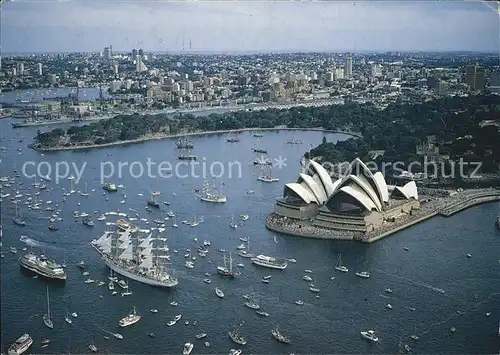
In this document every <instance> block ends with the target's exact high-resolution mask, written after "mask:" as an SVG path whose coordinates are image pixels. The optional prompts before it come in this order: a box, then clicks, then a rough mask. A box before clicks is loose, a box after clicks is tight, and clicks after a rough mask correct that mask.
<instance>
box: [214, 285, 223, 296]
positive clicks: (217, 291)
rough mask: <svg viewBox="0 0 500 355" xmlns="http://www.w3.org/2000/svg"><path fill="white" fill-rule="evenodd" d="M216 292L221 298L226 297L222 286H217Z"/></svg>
mask: <svg viewBox="0 0 500 355" xmlns="http://www.w3.org/2000/svg"><path fill="white" fill-rule="evenodd" d="M215 294H216V295H217V297H219V298H224V292H223V291H222V290H221V289H220V288H218V287H216V288H215Z"/></svg>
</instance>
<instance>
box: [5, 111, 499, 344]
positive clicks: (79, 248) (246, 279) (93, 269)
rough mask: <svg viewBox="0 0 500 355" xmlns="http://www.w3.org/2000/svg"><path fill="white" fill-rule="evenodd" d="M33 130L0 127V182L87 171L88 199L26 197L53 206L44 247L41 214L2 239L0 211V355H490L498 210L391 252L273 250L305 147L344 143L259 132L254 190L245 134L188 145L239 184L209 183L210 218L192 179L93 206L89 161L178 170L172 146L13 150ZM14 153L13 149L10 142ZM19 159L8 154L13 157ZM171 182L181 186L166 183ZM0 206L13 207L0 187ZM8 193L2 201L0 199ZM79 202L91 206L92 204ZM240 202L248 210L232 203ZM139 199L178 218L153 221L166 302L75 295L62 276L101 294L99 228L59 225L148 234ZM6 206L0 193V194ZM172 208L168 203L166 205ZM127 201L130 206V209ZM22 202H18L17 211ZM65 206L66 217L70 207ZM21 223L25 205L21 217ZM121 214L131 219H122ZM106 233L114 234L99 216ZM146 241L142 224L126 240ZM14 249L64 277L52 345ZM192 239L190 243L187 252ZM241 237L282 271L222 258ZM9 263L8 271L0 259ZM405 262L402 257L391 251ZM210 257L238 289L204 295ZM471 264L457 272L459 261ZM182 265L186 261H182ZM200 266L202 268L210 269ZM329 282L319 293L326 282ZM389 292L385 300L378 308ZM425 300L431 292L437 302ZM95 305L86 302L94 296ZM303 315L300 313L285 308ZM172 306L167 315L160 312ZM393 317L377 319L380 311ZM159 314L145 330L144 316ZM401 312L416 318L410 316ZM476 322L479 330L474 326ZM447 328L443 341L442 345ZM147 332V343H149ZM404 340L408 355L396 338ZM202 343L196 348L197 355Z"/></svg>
mask: <svg viewBox="0 0 500 355" xmlns="http://www.w3.org/2000/svg"><path fill="white" fill-rule="evenodd" d="M36 129H37V128H36V127H32V128H22V129H16V130H13V129H12V128H11V127H10V120H9V119H7V120H3V121H0V132H2V138H3V141H2V142H0V145H3V146H7V147H8V148H9V149H8V151H6V152H4V153H2V173H1V174H0V175H8V176H13V175H14V172H13V170H14V169H17V170H18V172H19V173H21V169H22V166H23V164H24V162H26V161H34V162H41V161H47V162H49V163H50V164H51V165H52V166H54V164H55V163H56V162H63V161H66V162H69V163H71V162H74V163H75V164H77V165H78V166H81V164H83V163H84V162H86V164H87V165H86V168H85V171H84V174H83V177H82V179H81V181H80V182H79V184H78V185H75V190H83V189H84V183H87V185H88V192H89V193H90V196H89V197H83V196H80V195H79V194H77V193H76V194H73V195H71V196H68V197H67V201H66V202H62V197H63V192H62V188H66V189H69V187H70V184H69V181H68V180H64V181H62V182H61V183H60V184H59V185H56V184H55V182H54V181H52V182H48V183H47V185H48V188H47V190H44V191H42V192H41V193H40V195H39V196H38V198H39V199H42V200H43V201H47V200H52V201H54V202H55V203H59V208H61V209H62V213H61V216H62V217H63V222H60V223H59V228H60V229H59V230H58V231H55V232H54V231H49V230H48V228H47V226H48V221H47V216H48V215H49V212H45V211H43V208H42V212H40V211H35V210H33V211H30V210H27V209H26V208H23V209H22V214H23V216H24V218H25V219H26V221H27V225H26V226H25V227H19V226H16V225H14V223H13V222H12V217H13V216H14V205H13V204H12V203H11V202H10V201H9V198H4V199H3V202H2V204H1V213H2V219H3V226H4V231H3V253H4V255H5V257H4V258H3V259H1V278H2V290H1V302H2V307H1V322H2V324H1V325H2V332H3V334H2V345H3V348H4V349H6V347H7V346H8V345H9V344H10V343H12V342H13V341H14V340H15V339H16V338H18V337H19V336H20V335H22V334H23V333H25V332H28V333H30V335H31V336H32V337H33V339H34V344H33V346H32V348H31V350H30V352H31V353H40V354H49V353H62V352H65V353H68V352H71V353H87V352H88V349H87V347H88V345H89V344H90V343H95V345H96V346H97V347H98V348H99V351H100V352H106V353H134V354H142V353H164V354H170V353H172V354H173V353H180V352H181V351H182V347H183V344H184V343H185V342H188V341H189V342H193V343H194V344H195V347H194V350H193V354H200V353H206V354H210V353H213V354H215V353H217V354H224V353H228V351H229V349H231V348H240V347H241V348H242V349H243V353H260V354H281V353H287V354H288V353H291V352H294V353H359V354H361V353H379V354H382V353H396V352H397V349H398V341H399V340H400V339H402V340H403V342H404V343H408V344H409V345H410V347H411V348H412V351H413V352H414V353H441V354H444V353H449V354H451V353H475V354H491V353H496V352H498V348H499V344H500V342H499V339H500V338H499V337H498V336H497V332H498V322H499V318H500V310H499V307H498V300H499V296H500V273H499V266H500V265H499V259H500V255H499V253H498V250H500V232H499V230H498V229H496V228H495V225H494V220H495V216H496V215H497V214H498V212H499V208H500V206H499V205H498V204H487V205H482V206H478V207H475V208H471V209H469V210H466V211H464V212H461V213H459V214H457V215H455V216H452V217H450V218H446V219H444V218H440V217H436V218H433V219H431V220H429V221H426V222H424V223H422V224H419V225H417V226H415V227H412V228H410V229H407V230H404V231H401V232H399V233H397V234H395V235H394V236H392V237H390V238H386V239H384V240H381V241H379V242H376V243H374V244H370V245H366V244H360V243H353V242H340V241H322V240H307V239H302V238H294V237H287V236H277V238H276V241H277V243H275V241H274V240H273V236H274V235H275V233H272V232H270V231H268V230H266V229H265V226H264V219H265V215H266V214H267V213H269V212H270V211H272V209H273V205H274V200H275V198H276V197H280V196H281V195H282V192H283V184H284V183H286V182H293V181H295V180H296V176H297V173H298V172H299V168H300V166H299V158H300V156H301V155H302V154H303V153H304V151H306V150H309V148H310V146H311V145H313V146H316V145H317V144H319V143H320V142H321V140H322V138H323V136H326V137H327V140H329V141H335V140H337V139H345V138H346V136H343V135H339V134H323V133H321V132H284V131H282V132H266V133H264V137H263V138H262V140H261V142H260V144H259V146H260V147H261V148H267V149H268V151H269V153H270V154H269V156H270V157H271V158H278V157H279V156H282V157H284V158H286V159H287V160H286V166H285V167H282V168H281V169H278V168H274V169H273V170H272V175H273V176H274V175H276V176H278V177H279V178H280V182H279V183H272V184H265V183H262V182H259V181H257V176H259V174H261V173H262V172H261V171H260V170H259V169H258V168H256V167H254V166H253V164H252V160H253V159H255V157H256V156H255V154H254V153H253V152H252V150H251V148H252V147H254V146H255V144H256V143H257V138H255V137H253V136H252V134H251V133H249V132H246V133H242V134H240V135H239V138H240V142H239V143H227V142H226V140H225V138H227V137H228V136H224V135H220V136H215V135H214V136H201V137H193V138H192V140H193V142H194V145H195V148H194V150H193V151H192V154H194V155H197V156H198V157H200V158H201V157H205V158H206V161H207V164H210V163H211V162H213V161H220V162H221V163H223V165H224V166H225V167H226V169H227V167H228V162H240V163H241V171H242V174H241V176H238V174H237V169H236V168H233V169H234V170H233V172H232V174H233V177H232V178H229V177H228V174H227V173H226V174H225V176H224V177H223V178H222V181H223V183H224V186H223V192H224V194H225V195H226V196H227V199H228V201H227V203H225V204H217V205H215V204H209V203H203V202H201V201H199V199H198V198H197V197H196V195H195V193H194V188H195V187H201V185H202V183H203V181H202V180H201V179H196V178H194V177H190V176H188V177H186V178H179V177H177V178H175V177H169V178H160V177H157V178H148V177H142V178H140V179H135V178H134V177H133V176H131V175H134V174H136V173H137V171H134V172H133V173H134V174H130V171H129V169H128V168H126V169H123V170H124V173H123V174H122V177H121V178H118V177H117V176H116V175H115V177H113V178H111V179H109V182H113V183H116V184H123V185H124V186H125V187H126V195H127V198H126V203H124V204H122V203H120V201H121V200H122V199H124V198H123V190H120V191H119V192H117V193H114V194H106V195H103V190H102V188H101V187H102V184H101V182H100V164H101V162H104V161H113V162H115V163H118V162H120V161H122V162H128V163H129V164H130V163H131V162H133V161H138V162H141V163H142V164H143V165H144V166H146V161H147V159H148V158H150V159H151V160H152V161H154V162H157V163H158V162H161V161H167V162H170V163H171V164H172V165H174V164H175V163H177V154H178V153H179V152H178V151H177V149H176V148H175V145H174V142H173V141H172V140H162V141H151V142H145V143H141V144H134V145H128V146H116V147H109V148H104V149H92V150H81V151H73V152H71V151H62V152H55V153H46V154H45V155H43V156H42V155H40V154H39V153H37V152H35V151H33V150H30V149H28V148H26V144H27V143H29V141H30V140H31V138H32V137H33V136H34V135H35V134H36ZM22 137H26V140H25V142H22V143H21V142H19V140H20V139H21V138H22ZM292 138H296V139H300V140H303V141H304V144H302V145H289V144H286V141H287V140H289V139H292ZM18 148H21V152H18V151H17V149H18ZM180 173H182V174H184V173H186V171H182V169H181V171H180ZM18 180H19V181H23V185H21V186H20V190H22V192H23V193H28V192H29V190H28V187H29V186H30V185H31V184H32V183H33V182H34V180H33V179H31V180H30V179H27V178H23V177H20V178H19V179H18ZM8 190H9V191H8V192H11V193H12V191H14V192H15V190H16V189H15V187H14V186H12V187H11V188H9V189H8ZM11 190H12V191H11ZM92 190H93V191H92ZM248 190H253V191H254V193H253V194H247V191H248ZM151 191H159V192H161V199H162V200H167V201H169V202H170V203H171V205H170V206H165V208H166V210H167V211H168V210H170V209H172V210H173V212H174V213H176V215H177V224H179V228H172V227H170V226H171V223H172V221H171V220H170V221H167V222H166V223H167V230H166V232H165V234H166V236H167V237H168V240H169V245H170V248H171V249H175V250H178V253H177V254H176V253H174V254H173V255H172V261H173V268H174V269H175V276H177V277H178V278H179V285H178V286H177V287H176V288H174V289H158V288H153V287H149V286H146V285H142V284H138V283H136V282H133V281H131V282H130V288H131V291H132V292H133V295H131V296H129V297H120V296H119V295H117V296H111V294H110V292H109V291H108V290H107V287H106V286H102V287H97V285H96V284H85V283H84V280H85V279H86V277H85V276H82V274H81V272H80V270H79V269H78V268H77V267H76V263H78V262H79V261H81V260H84V261H85V263H86V264H87V265H88V271H89V272H90V277H92V278H93V279H94V280H99V281H106V280H107V277H108V276H109V271H108V270H106V268H105V266H104V263H103V262H102V261H101V260H100V259H99V257H98V256H97V255H96V253H95V252H94V251H93V250H92V248H91V247H90V245H89V243H90V241H91V240H92V239H93V238H96V237H98V236H100V235H101V234H102V232H103V231H104V228H105V226H104V222H98V221H97V220H96V218H97V216H98V214H92V215H93V217H94V221H95V222H96V226H95V227H94V228H89V227H87V226H85V225H83V224H82V223H81V220H80V221H78V222H76V221H75V220H74V218H73V217H72V215H73V211H75V210H79V211H80V212H83V211H85V212H87V213H93V212H94V211H98V213H99V214H100V213H104V212H107V211H121V212H125V213H128V214H129V215H135V214H136V213H138V214H139V216H140V217H144V218H147V219H148V220H149V221H150V224H149V227H151V226H152V225H153V224H154V223H153V222H152V221H153V219H157V218H160V217H161V216H160V213H159V212H158V211H153V212H152V213H148V212H146V211H145V206H146V199H147V198H148V195H149V193H150V192H151ZM4 192H5V191H4ZM174 193H175V195H174ZM138 194H143V196H142V197H140V196H138ZM24 200H25V198H24V197H23V201H24ZM78 204H80V205H78ZM22 206H23V207H25V206H24V205H22ZM130 208H131V209H133V211H130V210H129V209H130ZM240 214H248V215H249V216H250V218H249V219H248V220H247V221H245V222H242V223H243V225H242V226H240V227H239V228H237V229H232V228H230V227H229V221H230V218H231V217H232V216H234V217H235V218H239V215H240ZM193 215H196V217H197V218H198V219H200V218H203V222H202V223H201V224H200V225H199V226H198V227H195V228H192V227H188V226H185V225H183V224H182V223H181V221H182V220H191V219H192V218H193ZM108 221H113V219H112V217H111V216H108ZM141 225H142V226H144V227H147V226H148V225H147V224H145V222H142V224H141ZM21 235H25V236H28V237H29V238H31V239H32V241H30V242H29V243H28V244H30V245H31V246H33V247H35V250H39V249H36V248H40V249H41V250H42V251H43V252H44V253H45V254H46V255H47V256H49V257H51V258H54V259H56V260H57V261H59V262H63V261H66V264H67V272H68V280H67V282H66V283H65V284H59V283H48V284H49V291H50V300H51V309H52V315H53V321H54V329H52V330H51V329H48V328H46V327H45V326H44V325H43V322H42V316H43V314H44V312H45V310H46V297H45V285H46V284H47V283H46V282H44V281H43V280H42V279H41V278H38V279H34V278H32V277H31V276H28V275H26V274H25V273H24V272H21V270H20V267H19V263H18V261H17V259H18V257H19V256H20V255H21V253H22V251H21V249H22V248H23V247H25V246H26V245H24V244H23V243H21V242H20V241H19V237H20V236H21ZM195 237H197V238H198V242H195V241H194V238H195ZM240 237H246V238H249V239H250V247H251V250H252V252H253V253H263V254H267V255H272V256H276V257H285V258H294V259H296V260H297V262H296V263H294V264H292V263H290V264H289V265H288V267H287V269H286V270H284V271H280V270H272V269H264V268H260V267H256V266H254V265H251V264H250V262H249V260H248V259H243V258H240V257H239V256H237V255H236V247H237V246H238V245H239V244H240V243H241V241H240V240H239V238H240ZM203 240H210V241H211V244H212V245H211V247H210V251H209V253H208V255H207V257H206V258H198V259H197V260H195V261H194V264H195V268H194V269H187V268H185V267H184V263H185V260H186V259H185V258H184V253H185V249H186V248H190V249H191V250H193V252H194V250H196V248H197V245H201V244H202V243H203ZM11 246H14V247H16V248H17V249H18V253H17V255H13V254H11V253H10V252H9V250H8V248H9V247H11ZM405 247H406V248H408V251H406V250H404V249H403V248H405ZM220 248H224V249H226V250H228V251H232V252H233V257H234V260H235V261H234V267H235V268H236V264H238V263H243V264H244V265H245V266H244V268H239V271H240V272H241V275H240V276H239V277H237V278H235V279H234V280H227V279H219V278H218V276H217V275H216V272H215V269H216V266H217V265H220V264H221V263H222V253H220V252H219V251H218V249H220ZM339 253H342V260H343V263H345V264H346V265H347V267H348V268H349V272H348V273H347V274H344V273H338V272H335V271H334V269H333V268H334V265H335V263H336V261H337V257H338V255H339ZM468 253H470V254H471V256H472V257H471V258H468V257H467V256H466V254H468ZM193 254H194V253H192V255H193ZM209 261H211V263H209ZM305 269H310V270H312V271H313V275H312V276H313V277H314V278H315V281H316V282H315V283H316V286H317V287H318V288H320V290H321V291H320V293H319V295H320V298H315V294H313V293H311V292H310V291H309V286H308V285H307V282H306V281H303V280H302V276H303V275H304V270H305ZM357 271H369V272H370V273H371V277H370V278H369V279H362V278H359V277H356V276H355V272H357ZM206 272H210V273H212V276H211V277H210V278H211V280H212V283H211V284H205V283H204V282H203V279H205V278H206V276H205V275H204V274H205V273H206ZM264 275H271V276H272V277H271V279H270V282H269V284H265V283H262V282H261V279H262V277H263V276H264ZM332 276H335V279H334V280H331V279H330V278H331V277H332ZM216 286H219V287H221V288H223V290H224V292H225V294H226V297H225V298H224V299H219V298H218V297H217V296H216V295H215V292H214V289H215V287H216ZM386 288H391V289H392V290H393V293H391V294H389V293H386V292H384V289H386ZM440 289H442V290H445V293H441V292H440ZM252 291H253V292H255V293H256V294H257V301H258V302H260V304H261V307H262V309H263V310H265V311H267V312H268V313H269V314H270V315H269V317H260V316H259V315H257V314H256V313H255V311H252V310H250V309H249V308H247V307H245V306H244V305H243V302H244V299H243V298H242V295H243V294H245V293H250V292H252ZM100 295H103V298H102V299H101V298H100V297H99V296H100ZM298 299H302V300H303V301H304V302H305V304H304V305H303V306H298V305H296V304H295V303H294V302H295V301H296V300H298ZM174 300H175V301H176V302H178V306H176V307H173V306H171V305H170V302H171V301H174ZM387 303H390V304H391V305H392V306H393V309H392V310H388V309H386V307H385V306H386V304H387ZM133 306H136V308H137V310H138V312H139V313H140V314H141V315H142V316H143V319H142V320H141V321H140V322H139V323H137V324H135V325H133V326H131V327H128V328H125V329H120V328H119V327H118V321H119V320H120V319H121V318H122V317H124V316H125V315H126V314H128V312H129V311H130V310H131V309H132V308H133ZM151 308H156V309H158V313H157V314H152V313H150V312H149V309H151ZM410 308H412V309H415V310H414V311H412V310H410ZM67 310H69V312H77V313H78V318H74V319H73V324H71V325H70V324H67V323H65V321H64V317H65V315H66V311H67ZM487 312H491V315H490V316H486V313H487ZM176 314H182V317H183V318H182V320H181V321H180V322H178V323H177V324H176V325H174V326H172V327H168V326H167V325H166V323H167V322H168V321H169V320H171V319H172V318H173V317H174V316H175V315H176ZM184 320H189V321H191V322H193V321H197V325H196V326H193V325H192V324H189V325H185V324H184ZM240 323H242V326H241V327H240V328H239V329H240V332H241V333H242V334H243V335H245V336H246V337H247V345H245V346H238V345H236V344H234V343H232V342H231V340H230V338H229V336H228V332H229V331H230V330H231V329H232V328H233V327H234V326H235V325H237V324H240ZM275 326H279V328H280V330H281V331H282V333H283V334H285V335H286V336H288V337H289V338H291V340H292V344H291V345H283V344H280V343H278V342H277V341H275V340H274V339H273V338H272V337H271V333H270V331H271V329H273V328H274V327H275ZM451 327H455V328H456V332H454V333H452V332H450V328H451ZM367 329H374V330H375V331H376V333H377V335H378V337H379V338H380V341H379V342H378V343H377V344H371V343H368V342H367V341H365V340H364V339H362V338H361V336H360V331H363V330H367ZM105 331H109V332H119V333H121V334H123V336H124V339H123V340H118V339H115V338H113V337H111V339H109V340H105V339H104V336H105V335H109V334H107V333H106V332H105ZM150 332H154V333H155V335H156V337H155V338H150V337H148V333H150ZM202 332H205V333H207V334H208V336H207V338H206V339H204V340H203V341H202V340H196V338H195V335H196V334H198V333H202ZM412 334H416V335H418V336H419V338H420V339H419V341H418V342H414V341H412V340H411V339H410V335H412ZM44 338H48V339H50V340H51V343H50V345H49V346H48V347H47V348H44V349H41V348H40V341H41V340H42V339H44ZM204 341H209V342H210V343H211V346H210V347H208V348H205V347H204V345H203V342H204Z"/></svg>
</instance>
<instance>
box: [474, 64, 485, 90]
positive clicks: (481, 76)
mask: <svg viewBox="0 0 500 355" xmlns="http://www.w3.org/2000/svg"><path fill="white" fill-rule="evenodd" d="M485 87H486V69H484V68H477V69H476V82H475V83H474V90H484V88H485Z"/></svg>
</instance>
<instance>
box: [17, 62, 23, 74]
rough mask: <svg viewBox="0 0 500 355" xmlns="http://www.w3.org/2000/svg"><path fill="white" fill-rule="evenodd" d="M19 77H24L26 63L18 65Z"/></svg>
mask: <svg viewBox="0 0 500 355" xmlns="http://www.w3.org/2000/svg"><path fill="white" fill-rule="evenodd" d="M17 75H24V63H23V62H21V63H17Z"/></svg>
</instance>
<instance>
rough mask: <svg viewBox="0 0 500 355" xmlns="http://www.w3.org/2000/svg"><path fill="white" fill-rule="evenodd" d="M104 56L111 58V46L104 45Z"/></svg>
mask: <svg viewBox="0 0 500 355" xmlns="http://www.w3.org/2000/svg"><path fill="white" fill-rule="evenodd" d="M103 54H104V58H111V49H110V48H109V47H104V53H103Z"/></svg>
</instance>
